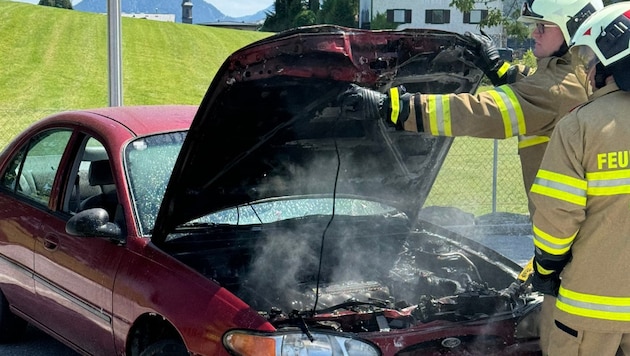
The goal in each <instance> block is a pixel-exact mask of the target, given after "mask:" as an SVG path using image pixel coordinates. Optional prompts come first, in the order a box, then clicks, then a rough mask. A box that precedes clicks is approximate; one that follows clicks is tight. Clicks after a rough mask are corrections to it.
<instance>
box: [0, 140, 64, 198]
mask: <svg viewBox="0 0 630 356" xmlns="http://www.w3.org/2000/svg"><path fill="white" fill-rule="evenodd" d="M71 135H72V131H68V130H49V131H46V132H43V133H41V134H39V135H37V136H34V137H33V138H32V139H31V140H30V141H29V143H28V144H27V145H26V146H25V147H24V148H22V149H21V150H20V151H19V152H18V153H17V154H16V155H15V157H14V158H13V159H12V162H11V165H10V167H9V169H7V171H5V172H4V175H3V177H2V182H1V184H2V185H3V186H4V187H7V188H9V189H11V190H13V191H14V192H16V193H17V194H20V195H23V196H26V197H27V198H30V199H32V200H34V201H36V202H38V203H41V204H43V205H47V204H48V201H49V200H50V194H51V191H52V187H53V183H54V180H55V176H56V174H57V171H58V169H59V163H60V162H61V157H62V155H63V152H64V151H65V149H66V146H67V144H68V141H69V140H70V136H71Z"/></svg>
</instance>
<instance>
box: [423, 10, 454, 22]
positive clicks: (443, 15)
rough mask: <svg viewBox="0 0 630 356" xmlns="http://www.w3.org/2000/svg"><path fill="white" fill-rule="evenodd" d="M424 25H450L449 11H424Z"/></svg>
mask: <svg viewBox="0 0 630 356" xmlns="http://www.w3.org/2000/svg"><path fill="white" fill-rule="evenodd" d="M425 14H426V19H425V21H424V22H425V23H435V24H440V23H450V22H451V10H426V13H425Z"/></svg>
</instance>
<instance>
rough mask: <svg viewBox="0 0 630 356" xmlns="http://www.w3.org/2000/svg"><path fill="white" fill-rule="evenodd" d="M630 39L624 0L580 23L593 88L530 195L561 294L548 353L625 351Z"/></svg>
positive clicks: (629, 286)
mask: <svg viewBox="0 0 630 356" xmlns="http://www.w3.org/2000/svg"><path fill="white" fill-rule="evenodd" d="M629 46H630V3H628V2H620V3H617V4H614V5H609V6H607V7H605V8H604V9H602V10H599V11H598V12H596V13H595V14H594V15H592V16H591V17H590V18H589V19H588V20H586V22H584V23H583V24H582V25H581V27H580V28H579V29H578V30H577V32H576V33H575V35H574V37H573V46H572V47H571V53H572V54H573V58H574V61H575V64H576V66H578V67H583V69H584V70H585V71H586V73H587V76H588V81H589V84H590V85H591V86H592V88H593V94H592V95H591V97H590V101H589V102H587V103H585V104H583V105H582V106H580V107H578V108H576V109H575V110H573V111H571V112H570V113H569V114H568V115H567V116H566V117H565V118H563V119H562V120H561V121H560V122H559V123H558V124H557V126H556V129H555V131H554V133H553V135H552V137H551V141H550V142H549V146H548V147H547V151H546V153H545V155H544V158H543V161H542V163H541V166H540V170H539V171H538V174H537V176H536V180H535V182H534V184H533V186H532V189H531V192H530V196H531V200H532V202H533V204H534V205H535V207H536V210H535V213H534V216H533V225H534V246H535V257H534V267H535V268H534V269H535V274H536V275H538V276H539V280H542V281H546V282H545V283H543V284H542V286H546V287H547V288H548V290H547V291H546V292H547V293H557V300H556V303H555V308H554V310H553V318H554V328H553V330H552V331H551V338H550V345H549V349H548V351H549V354H550V355H563V356H564V355H601V356H606V355H615V354H616V353H617V350H618V348H620V349H621V350H622V351H623V353H624V354H626V355H630V283H628V281H629V280H628V271H629V270H630V258H629V256H630V161H629V160H630V139H629V138H630V120H629V118H628V114H627V113H628V112H630V71H629V70H628V69H629V68H630V47H629Z"/></svg>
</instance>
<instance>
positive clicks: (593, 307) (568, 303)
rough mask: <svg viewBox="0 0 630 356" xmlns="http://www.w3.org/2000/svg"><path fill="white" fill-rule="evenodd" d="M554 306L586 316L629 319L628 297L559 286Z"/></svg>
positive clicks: (617, 319)
mask: <svg viewBox="0 0 630 356" xmlns="http://www.w3.org/2000/svg"><path fill="white" fill-rule="evenodd" d="M556 307H557V308H558V309H560V310H563V311H565V312H567V313H570V314H574V315H579V316H584V317H588V318H596V319H605V320H616V321H630V298H628V297H608V296H599V295H594V294H586V293H579V292H575V291H571V290H568V289H566V288H563V287H562V286H560V291H559V293H558V299H557V300H556Z"/></svg>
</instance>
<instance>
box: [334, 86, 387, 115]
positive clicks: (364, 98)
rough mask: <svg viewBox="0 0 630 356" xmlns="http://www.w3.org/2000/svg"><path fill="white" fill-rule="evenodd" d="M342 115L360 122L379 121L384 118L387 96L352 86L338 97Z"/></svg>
mask: <svg viewBox="0 0 630 356" xmlns="http://www.w3.org/2000/svg"><path fill="white" fill-rule="evenodd" d="M337 100H338V101H339V103H340V105H341V113H342V115H344V116H346V117H350V118H354V119H359V120H378V119H381V118H382V117H383V115H382V114H381V110H382V109H383V105H384V103H385V101H387V100H388V97H387V95H385V94H383V93H380V92H378V91H376V90H371V89H367V88H363V87H360V86H358V85H356V84H350V86H349V87H348V89H346V91H344V92H343V93H341V94H339V96H338V97H337Z"/></svg>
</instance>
